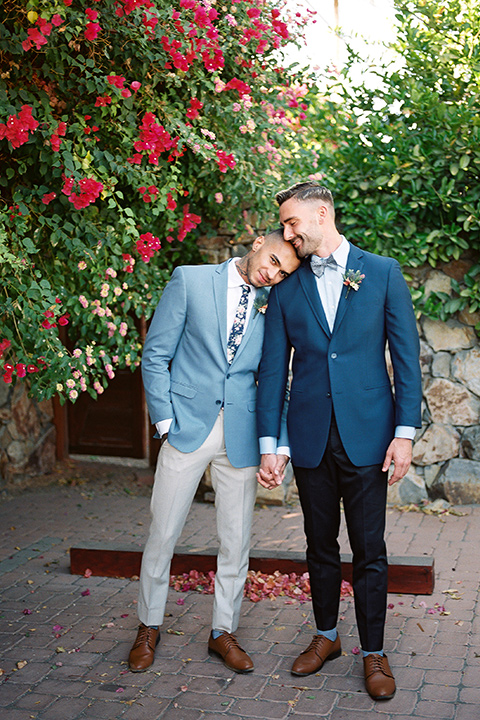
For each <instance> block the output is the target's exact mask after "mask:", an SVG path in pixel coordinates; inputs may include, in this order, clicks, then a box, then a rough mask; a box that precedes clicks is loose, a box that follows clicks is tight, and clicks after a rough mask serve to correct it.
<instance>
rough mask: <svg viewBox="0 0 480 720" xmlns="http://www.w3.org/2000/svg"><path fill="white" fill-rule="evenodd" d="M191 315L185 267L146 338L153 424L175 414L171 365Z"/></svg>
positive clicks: (145, 361)
mask: <svg viewBox="0 0 480 720" xmlns="http://www.w3.org/2000/svg"><path fill="white" fill-rule="evenodd" d="M186 317H187V291H186V283H185V275H184V273H183V270H182V268H181V267H178V268H176V269H175V270H174V272H173V275H172V278H171V280H170V282H169V283H168V284H167V285H166V287H165V290H164V291H163V294H162V297H161V298H160V302H159V303H158V306H157V309H156V310H155V314H154V316H153V319H152V322H151V325H150V328H149V330H148V333H147V337H146V339H145V346H144V349H143V356H142V378H143V385H144V388H145V396H146V399H147V405H148V411H149V414H150V419H151V421H152V423H153V424H155V423H156V422H159V421H160V420H166V419H167V418H172V417H173V409H172V403H171V398H170V370H169V364H170V361H171V360H172V358H173V357H174V355H175V352H176V349H177V347H178V344H179V342H180V339H181V337H182V334H183V330H184V327H185V321H186Z"/></svg>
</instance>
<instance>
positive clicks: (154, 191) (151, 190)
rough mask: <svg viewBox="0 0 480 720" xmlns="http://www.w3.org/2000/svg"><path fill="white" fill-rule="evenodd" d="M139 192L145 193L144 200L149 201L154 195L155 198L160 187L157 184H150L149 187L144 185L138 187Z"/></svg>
mask: <svg viewBox="0 0 480 720" xmlns="http://www.w3.org/2000/svg"><path fill="white" fill-rule="evenodd" d="M138 192H139V193H140V194H141V195H143V202H146V203H149V202H151V201H152V195H153V197H154V198H156V197H157V195H158V188H157V187H155V185H150V187H148V188H146V187H145V186H143V185H142V187H140V188H138Z"/></svg>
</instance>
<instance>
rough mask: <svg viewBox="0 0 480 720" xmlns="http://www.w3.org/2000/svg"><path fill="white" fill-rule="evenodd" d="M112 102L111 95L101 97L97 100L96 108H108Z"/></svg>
mask: <svg viewBox="0 0 480 720" xmlns="http://www.w3.org/2000/svg"><path fill="white" fill-rule="evenodd" d="M111 102H112V98H111V97H110V95H99V96H98V97H97V99H96V100H95V107H106V106H107V105H110V104H111Z"/></svg>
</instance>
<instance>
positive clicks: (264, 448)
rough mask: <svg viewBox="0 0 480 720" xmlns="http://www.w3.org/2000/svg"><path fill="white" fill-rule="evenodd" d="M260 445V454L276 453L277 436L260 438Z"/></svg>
mask: <svg viewBox="0 0 480 720" xmlns="http://www.w3.org/2000/svg"><path fill="white" fill-rule="evenodd" d="M258 446H259V449H260V455H269V454H272V455H275V454H276V452H277V438H275V437H268V436H266V437H261V438H258Z"/></svg>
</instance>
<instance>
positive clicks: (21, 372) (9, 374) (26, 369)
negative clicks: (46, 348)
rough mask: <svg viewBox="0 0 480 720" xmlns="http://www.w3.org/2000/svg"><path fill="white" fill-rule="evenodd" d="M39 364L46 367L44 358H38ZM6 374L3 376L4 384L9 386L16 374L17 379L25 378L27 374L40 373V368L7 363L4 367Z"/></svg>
mask: <svg viewBox="0 0 480 720" xmlns="http://www.w3.org/2000/svg"><path fill="white" fill-rule="evenodd" d="M37 363H38V364H39V365H45V360H44V359H43V358H38V359H37ZM3 369H4V371H5V374H4V375H3V382H5V383H7V384H8V385H9V384H10V383H11V382H12V378H13V374H14V373H15V372H16V374H17V377H19V378H24V377H25V375H26V374H27V373H36V372H39V370H40V368H39V367H37V365H26V364H25V363H17V364H16V365H15V366H14V365H11V363H5V365H4V366H3Z"/></svg>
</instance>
